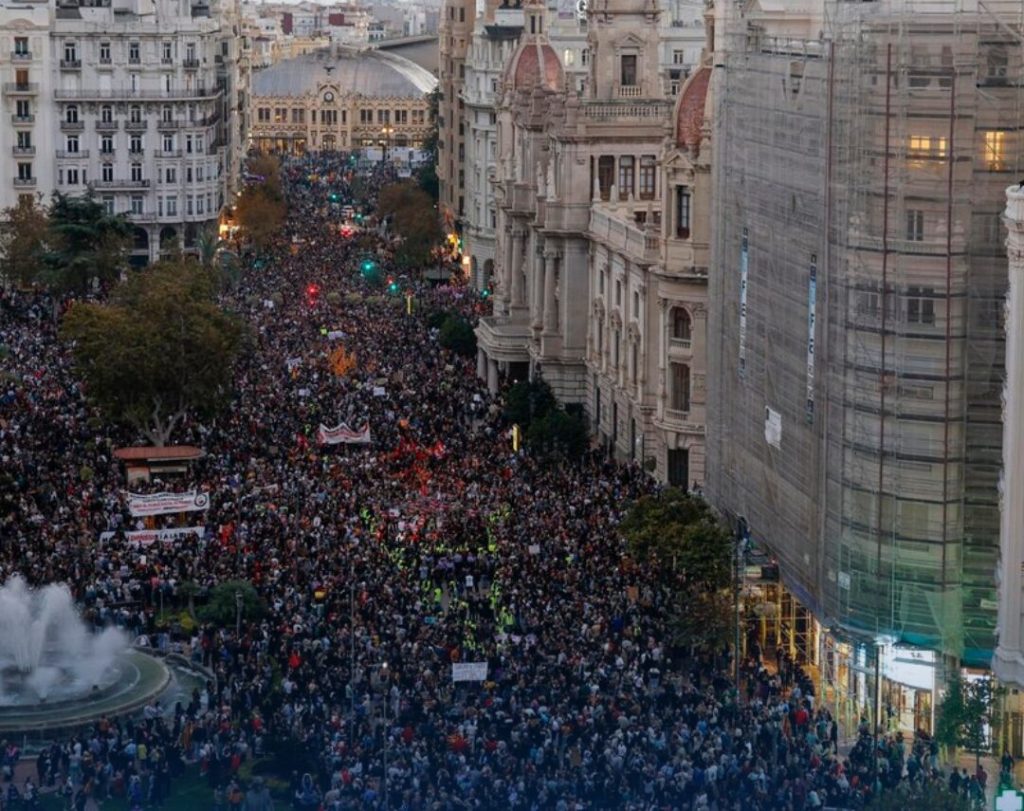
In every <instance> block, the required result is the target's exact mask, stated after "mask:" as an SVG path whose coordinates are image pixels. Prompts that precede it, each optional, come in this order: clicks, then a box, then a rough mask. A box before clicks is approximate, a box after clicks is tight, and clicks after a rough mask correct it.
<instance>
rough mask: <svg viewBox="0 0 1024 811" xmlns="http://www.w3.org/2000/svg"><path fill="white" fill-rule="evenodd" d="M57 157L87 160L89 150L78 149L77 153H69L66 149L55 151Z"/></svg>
mask: <svg viewBox="0 0 1024 811" xmlns="http://www.w3.org/2000/svg"><path fill="white" fill-rule="evenodd" d="M57 157H58V158H88V157H89V150H88V149H79V150H78V151H77V152H74V151H69V150H67V149H58V150H57Z"/></svg>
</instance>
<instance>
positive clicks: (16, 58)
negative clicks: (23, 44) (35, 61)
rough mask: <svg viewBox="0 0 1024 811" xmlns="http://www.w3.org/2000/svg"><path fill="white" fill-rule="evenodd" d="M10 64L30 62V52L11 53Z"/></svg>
mask: <svg viewBox="0 0 1024 811" xmlns="http://www.w3.org/2000/svg"><path fill="white" fill-rule="evenodd" d="M11 61H12V62H31V61H32V52H31V51H11Z"/></svg>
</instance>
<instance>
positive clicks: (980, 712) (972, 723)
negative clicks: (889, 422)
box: [935, 673, 997, 763]
mask: <svg viewBox="0 0 1024 811" xmlns="http://www.w3.org/2000/svg"><path fill="white" fill-rule="evenodd" d="M996 697H997V688H996V687H995V685H994V684H993V682H992V680H991V679H977V680H975V681H965V680H964V679H963V678H962V677H961V676H960V674H959V673H955V674H954V675H953V677H952V678H951V679H950V681H949V685H948V686H947V688H946V694H945V696H943V698H942V702H941V703H940V704H939V712H938V721H937V723H936V725H935V740H936V742H937V743H938V744H939V745H940V746H942V747H943V748H944V749H946V750H947V751H952V750H954V749H956V748H958V747H960V748H963V749H966V750H967V751H968V752H971V753H973V754H974V757H975V760H976V761H977V762H978V763H980V762H981V753H982V752H984V751H986V750H987V749H988V730H991V729H992V725H993V723H994V721H995V717H994V716H995V711H996Z"/></svg>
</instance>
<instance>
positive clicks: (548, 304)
mask: <svg viewBox="0 0 1024 811" xmlns="http://www.w3.org/2000/svg"><path fill="white" fill-rule="evenodd" d="M544 332H545V333H554V332H558V303H557V302H556V301H555V255H554V254H553V253H545V254H544Z"/></svg>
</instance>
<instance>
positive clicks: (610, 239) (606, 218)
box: [590, 208, 660, 264]
mask: <svg viewBox="0 0 1024 811" xmlns="http://www.w3.org/2000/svg"><path fill="white" fill-rule="evenodd" d="M590 233H591V234H592V235H593V236H594V238H595V239H599V240H601V241H602V242H603V243H604V244H605V245H607V246H608V247H609V248H610V249H612V250H613V251H616V252H618V253H621V254H623V255H625V256H627V257H629V258H631V259H633V260H635V261H638V262H644V263H652V264H653V263H654V262H657V261H658V253H659V247H660V240H659V239H658V234H657V231H654V232H652V233H648V232H647V231H645V230H643V229H642V228H638V227H637V226H636V225H633V224H632V223H630V222H626V221H625V220H622V219H619V217H617V216H615V214H614V213H613V212H609V211H605V210H602V209H600V208H594V209H593V211H592V212H591V215H590Z"/></svg>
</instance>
